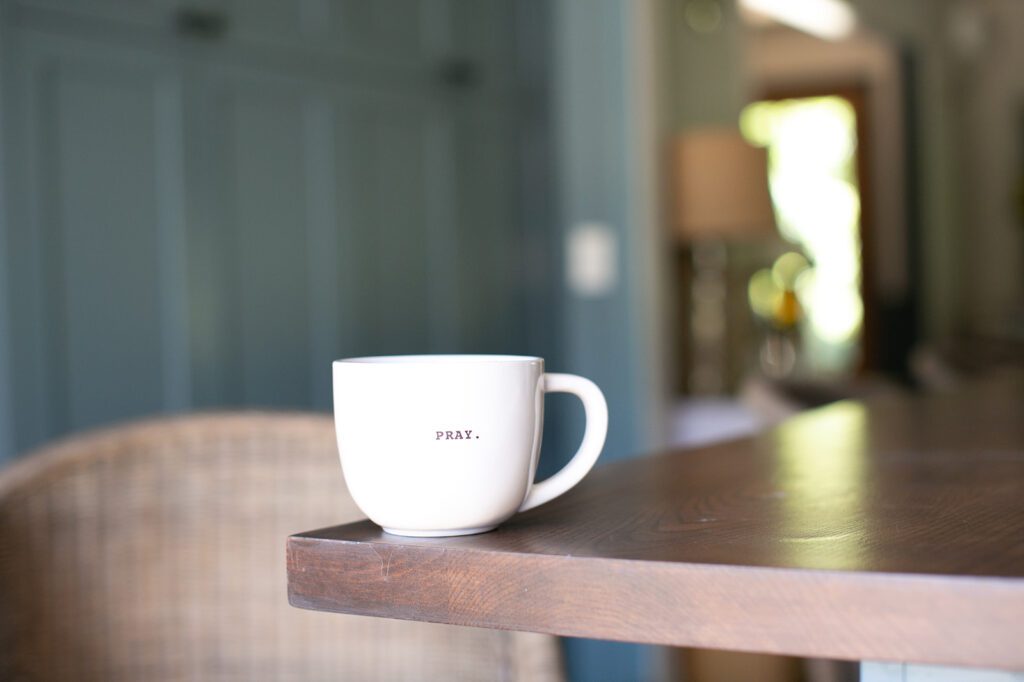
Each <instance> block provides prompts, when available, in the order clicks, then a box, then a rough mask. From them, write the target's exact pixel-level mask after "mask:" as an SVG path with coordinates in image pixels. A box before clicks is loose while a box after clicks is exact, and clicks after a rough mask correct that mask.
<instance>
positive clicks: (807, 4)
mask: <svg viewBox="0 0 1024 682" xmlns="http://www.w3.org/2000/svg"><path fill="white" fill-rule="evenodd" d="M740 5H741V6H742V7H743V9H744V10H747V11H749V12H753V13H755V14H760V15H763V16H767V17H771V18H772V19H774V20H775V21H777V22H779V23H781V24H786V25H787V26H792V27H793V28H796V29H799V30H801V31H804V32H805V33H810V34H811V35H813V36H817V37H818V38H823V39H825V40H841V39H842V38H846V37H848V36H849V35H850V34H851V33H853V30H854V28H856V26H857V15H856V14H854V11H853V9H852V8H851V7H850V6H849V5H848V4H846V3H845V2H843V1H842V0H740Z"/></svg>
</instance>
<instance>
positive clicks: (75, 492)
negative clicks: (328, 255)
mask: <svg viewBox="0 0 1024 682" xmlns="http://www.w3.org/2000/svg"><path fill="white" fill-rule="evenodd" d="M359 518H362V514H361V513H360V512H359V510H358V509H357V508H356V506H355V504H354V503H353V501H352V499H351V497H350V496H349V495H348V493H347V491H346V490H345V487H344V482H343V478H342V475H341V468H340V465H339V463H338V457H337V447H336V445H335V439H334V429H333V424H332V421H331V419H330V417H328V416H326V415H314V414H280V413H252V412H250V413H222V414H198V415H189V416H183V417H174V418H165V419H157V420H152V421H146V422H140V423H134V424H129V425H126V426H121V427H116V428H111V429H107V430H103V431H98V432H93V433H89V434H85V435H81V436H76V437H72V438H70V439H67V440H65V441H63V442H60V443H57V444H55V445H52V446H50V447H46V448H43V449H42V450H39V451H37V452H35V453H32V454H30V455H28V456H26V457H24V458H22V459H20V460H18V461H16V462H15V463H14V464H13V465H11V466H9V467H8V468H7V469H6V470H4V471H3V472H0V679H3V680H11V681H14V680H40V681H49V680H75V681H76V682H88V681H91V680H97V681H99V680H102V681H104V682H117V681H120V680H132V681H135V680H303V681H306V680H388V681H391V680H523V681H526V680H530V681H534V680H557V679H561V669H560V662H559V656H558V653H557V646H556V642H555V639H554V638H552V637H547V636H543V635H535V634H525V633H512V632H501V631H495V630H483V629H475V628H463V627H455V626H447V625H433V624H426V623H412V622H403V621H394V620H385V619H376V618H366V617H358V616H343V615H338V614H327V613H314V612H310V611H303V610H300V609H296V608H292V607H290V606H289V605H288V603H287V594H286V593H287V589H286V577H285V549H284V548H285V538H286V537H287V536H288V535H289V534H292V533H295V532H299V531H304V530H310V529H314V528H321V527H324V526H330V525H334V524H338V523H345V522H349V521H354V520H357V519H359Z"/></svg>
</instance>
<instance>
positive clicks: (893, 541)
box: [288, 374, 1024, 669]
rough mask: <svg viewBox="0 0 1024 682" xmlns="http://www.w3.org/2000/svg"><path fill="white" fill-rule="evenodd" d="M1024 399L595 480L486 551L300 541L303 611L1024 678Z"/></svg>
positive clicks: (857, 406)
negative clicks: (982, 670) (1000, 672)
mask: <svg viewBox="0 0 1024 682" xmlns="http://www.w3.org/2000/svg"><path fill="white" fill-rule="evenodd" d="M1022 398H1024V380H1022V377H1021V375H1019V374H1013V375H1010V374H1008V375H1005V376H1003V377H999V378H995V379H992V380H989V381H986V382H983V383H979V384H977V385H972V386H970V387H967V388H965V389H964V390H962V391H960V392H958V393H957V394H955V395H940V396H930V397H920V398H898V397H890V398H886V399H884V400H880V401H878V402H873V403H869V404H861V403H852V402H848V403H838V404H835V405H832V406H829V407H825V408H822V409H820V410H815V411H813V412H810V413H807V414H804V415H801V416H798V417H796V418H794V419H792V420H790V421H788V422H786V423H784V424H782V425H781V426H779V427H778V428H776V429H774V430H773V431H770V432H768V433H766V434H764V435H762V436H759V437H756V438H752V439H747V440H741V441H735V442H732V443H726V444H721V445H717V446H714V447H708V448H703V449H699V450H693V451H680V452H671V453H666V454H663V455H659V456H652V457H646V458H641V459H634V460H630V461H625V462H619V463H615V464H612V465H609V466H604V467H600V468H598V469H597V470H596V471H595V472H594V473H593V474H591V476H589V477H588V479H586V480H585V481H584V482H583V483H582V484H581V485H580V486H579V487H577V488H576V489H574V490H573V491H571V492H570V493H568V494H567V495H565V496H564V497H562V498H560V499H558V500H555V501H554V502H552V503H550V504H547V505H544V506H542V507H540V508H538V509H536V510H533V511H530V512H527V513H524V514H520V515H518V516H516V517H514V518H513V519H511V520H510V521H509V522H507V523H506V524H505V525H504V526H502V527H501V528H499V529H498V530H497V531H494V532H491V533H487V534H484V535H478V536H472V537H463V538H446V539H441V540H437V539H414V538H399V537H394V536H390V535H387V534H384V533H383V532H381V531H380V529H379V528H377V527H376V526H374V525H373V524H371V523H369V522H366V521H364V522H360V523H355V524H350V525H346V526H336V527H333V528H327V529H323V530H319V531H313V532H310V533H303V534H300V535H296V536H293V537H291V538H289V541H288V576H289V585H288V590H289V599H290V601H291V603H292V604H293V605H295V606H299V607H303V608H311V609H318V610H327V611H339V612H345V613H359V614H368V615H376V616H386V617H392V618H404V619H413V620H427V621H439V622H446V623H458V624H463V625H475V626H481V627H494V628H507V629H514V630H534V631H539V632H549V633H554V634H560V635H572V636H585V637H598V638H606V639H617V640H627V641H634V642H649V643H659V644H674V645H686V646H701V647H710V648H723V649H735V650H743V651H761V652H768V653H782V654H793V655H804V656H819V657H831V658H845V659H873V660H900V661H910V662H920V663H936V664H951V665H971V666H989V667H1002V668H1009V669H1014V668H1019V669H1024V400H1022Z"/></svg>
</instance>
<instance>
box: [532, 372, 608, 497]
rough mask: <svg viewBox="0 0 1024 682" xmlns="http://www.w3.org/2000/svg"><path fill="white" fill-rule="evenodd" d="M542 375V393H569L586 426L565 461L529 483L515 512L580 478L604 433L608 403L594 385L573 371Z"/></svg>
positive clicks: (598, 451) (556, 493)
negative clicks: (580, 404)
mask: <svg viewBox="0 0 1024 682" xmlns="http://www.w3.org/2000/svg"><path fill="white" fill-rule="evenodd" d="M543 378H544V392H545V393H572V394H573V395H575V396H577V397H578V398H579V399H580V400H581V401H582V402H583V412H584V414H585V415H586V420H587V426H586V429H585V430H584V431H583V442H582V443H580V449H579V450H577V451H576V454H575V455H573V456H572V459H570V460H569V463H568V464H566V465H565V466H564V467H562V469H561V470H560V471H559V472H558V473H556V474H554V475H553V476H551V477H550V478H547V479H545V480H543V481H541V482H540V483H537V484H535V485H533V486H532V487H531V488H530V492H529V493H527V495H526V499H525V500H523V504H522V506H520V507H519V511H526V510H527V509H533V508H534V507H536V506H538V505H541V504H544V503H545V502H550V501H551V500H553V499H555V498H556V497H558V496H559V495H561V494H562V493H564V492H566V491H567V490H569V489H570V488H572V487H573V486H574V485H576V484H577V483H579V482H580V481H581V480H583V477H584V476H586V475H587V472H588V471H590V470H591V469H592V468H593V466H594V464H595V463H596V462H597V457H598V455H600V454H601V450H602V448H604V439H605V436H607V435H608V403H607V402H605V399H604V394H603V393H601V389H599V388H598V387H597V384H595V383H594V382H593V381H591V380H590V379H584V378H583V377H581V376H577V375H575V374H545V375H544V377H543Z"/></svg>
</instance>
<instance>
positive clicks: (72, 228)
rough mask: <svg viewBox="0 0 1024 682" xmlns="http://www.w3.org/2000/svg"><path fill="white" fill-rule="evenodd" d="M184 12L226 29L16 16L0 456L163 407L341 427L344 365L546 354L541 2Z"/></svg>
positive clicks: (0, 345) (94, 10)
mask: <svg viewBox="0 0 1024 682" xmlns="http://www.w3.org/2000/svg"><path fill="white" fill-rule="evenodd" d="M190 6H196V7H199V8H200V9H209V10H211V11H215V12H221V13H223V16H225V17H226V19H227V22H228V24H227V25H228V28H227V31H226V33H225V35H224V36H223V37H221V38H219V39H209V38H204V37H202V36H195V35H183V34H182V33H181V32H180V31H179V30H178V29H177V27H176V19H175V12H176V11H177V5H176V3H170V2H167V3H161V2H157V3H145V4H140V3H123V6H121V5H119V4H118V3H110V2H81V1H77V0H76V1H72V0H67V1H66V2H64V1H58V0H47V1H45V2H44V1H43V0H38V2H37V1H35V0H18V1H15V0H5V1H3V2H0V50H2V59H0V91H2V92H0V97H2V99H0V104H2V111H0V125H2V136H3V137H2V140H3V147H2V155H3V159H2V160H3V170H2V173H3V174H2V176H0V179H2V186H0V197H2V198H3V204H2V212H3V217H2V219H0V220H2V222H0V243H2V244H3V245H4V246H5V247H6V248H5V249H4V250H3V251H2V252H0V281H2V282H3V287H2V289H0V459H3V458H5V457H10V456H12V455H13V454H14V453H15V452H21V451H24V450H25V449H28V448H30V447H33V446H35V445H37V444H39V443H41V442H43V441H45V440H47V439H49V438H52V437H55V436H58V435H61V434H64V433H68V432H71V431H76V430H79V429H83V428H88V427H92V426H96V425H100V424H105V423H110V422H113V421H118V420H122V419H126V418H131V417H135V416H141V415H147V414H152V413H160V412H168V411H179V410H185V409H192V408H204V407H215V406H267V407H295V408H308V407H314V408H317V409H327V408H328V407H329V405H330V400H331V397H330V371H329V366H330V361H331V360H332V359H334V358H337V357H341V356H346V355H359V354H371V353H372V354H384V353H414V352H512V353H536V354H548V355H551V354H553V353H552V351H554V350H555V349H556V347H557V335H558V332H557V329H555V328H554V326H555V325H554V324H551V320H552V319H553V315H554V312H553V310H554V309H552V313H550V314H547V313H544V312H538V310H542V309H543V308H544V306H545V304H546V301H547V300H548V299H551V298H552V296H551V291H552V287H557V286H558V278H557V276H552V275H551V273H550V272H549V271H548V268H549V266H550V262H549V261H547V262H546V261H543V260H542V261H541V262H539V263H538V262H537V261H538V259H537V258H536V254H537V253H538V252H540V253H546V252H547V251H548V250H549V248H548V247H549V243H547V242H545V239H550V238H549V237H544V236H538V235H544V234H546V233H547V232H549V231H550V230H549V228H550V225H549V224H542V223H543V221H544V220H547V219H549V218H545V210H546V209H545V208H544V206H545V205H546V204H548V203H550V199H548V198H546V197H545V196H544V192H545V191H548V192H550V191H551V190H550V189H544V188H540V189H539V190H535V191H534V192H533V195H534V196H532V197H526V196H524V194H523V192H522V188H523V187H524V186H526V184H527V183H528V182H529V179H527V178H526V177H525V176H524V173H526V172H527V171H528V169H529V167H528V165H527V164H525V163H524V162H523V159H524V158H525V157H524V152H523V151H522V149H528V148H529V144H530V143H532V144H534V145H538V144H543V143H544V142H545V140H544V139H543V136H544V135H545V134H546V130H545V126H546V125H547V123H546V119H545V118H544V116H541V117H538V116H537V115H536V114H534V115H533V116H532V117H523V116H520V114H521V113H522V111H523V110H525V109H526V107H527V104H526V103H525V100H526V96H525V93H526V92H527V91H528V90H530V88H531V87H532V88H533V90H530V95H531V96H533V95H538V93H540V94H541V95H543V93H542V90H543V84H541V85H540V86H537V84H536V80H535V82H534V84H533V85H529V84H526V83H525V81H524V72H523V71H522V70H520V68H519V66H518V63H519V60H520V56H519V54H518V53H517V50H521V49H522V46H521V45H519V44H517V42H516V41H517V35H516V27H517V21H520V23H521V20H520V19H518V18H517V13H518V14H522V13H523V9H522V8H517V7H516V6H515V4H514V3H512V2H510V1H509V0H487V1H480V0H474V1H472V2H469V1H467V0H437V1H436V2H432V3H429V11H427V3H412V2H373V3H368V2H362V1H359V0H339V1H335V2H324V1H322V0H302V1H301V2H296V3H292V4H282V3H275V2H272V1H270V0H259V1H250V2H212V1H211V2H207V3H190ZM530 11H531V12H533V13H534V14H537V6H534V7H533V8H532V9H531V10H530ZM453 59H458V60H462V62H463V63H465V64H468V65H469V69H468V72H466V71H464V72H463V74H462V80H460V75H459V71H458V68H459V67H458V64H456V66H455V68H454V70H453V69H452V67H451V60H453ZM446 65H447V68H448V71H447V72H446V71H445V69H446ZM445 73H448V74H449V76H448V78H447V80H446V78H445V77H444V76H445ZM467 73H468V75H467ZM452 74H454V75H452ZM525 77H526V78H533V79H538V78H541V79H542V78H544V77H545V76H544V72H543V70H538V69H533V70H532V71H528V72H526V73H525ZM538 100H539V101H535V102H530V103H529V106H533V107H540V109H541V110H542V111H543V110H544V109H545V104H544V100H543V96H541V97H539V98H538ZM523 121H527V123H526V124H524V123H523ZM538 121H543V123H542V124H541V125H538V124H537V122H538ZM534 153H535V155H536V152H534ZM530 201H533V202H534V205H533V207H532V208H527V207H526V204H527V203H528V202H530ZM537 205H539V206H540V208H538V207H537ZM526 215H529V216H530V219H531V222H530V224H529V225H526V224H524V222H523V216H526ZM538 281H540V282H543V283H544V286H543V287H541V288H537V286H536V282H538ZM5 372H7V373H9V375H10V376H9V378H6V377H5Z"/></svg>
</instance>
